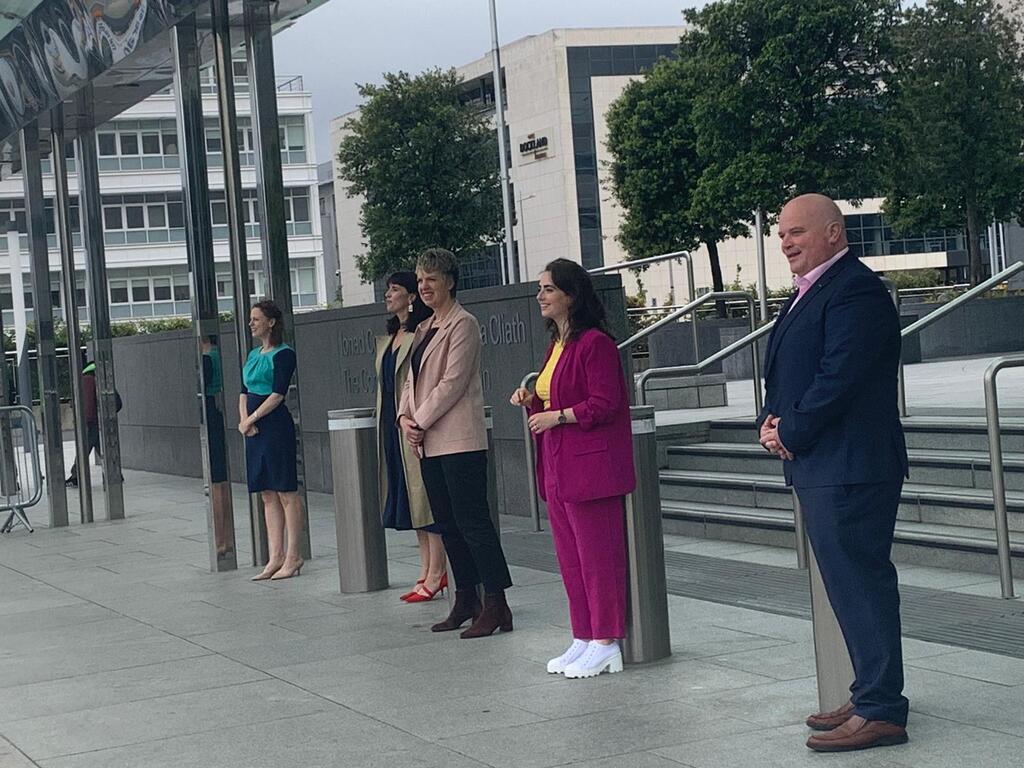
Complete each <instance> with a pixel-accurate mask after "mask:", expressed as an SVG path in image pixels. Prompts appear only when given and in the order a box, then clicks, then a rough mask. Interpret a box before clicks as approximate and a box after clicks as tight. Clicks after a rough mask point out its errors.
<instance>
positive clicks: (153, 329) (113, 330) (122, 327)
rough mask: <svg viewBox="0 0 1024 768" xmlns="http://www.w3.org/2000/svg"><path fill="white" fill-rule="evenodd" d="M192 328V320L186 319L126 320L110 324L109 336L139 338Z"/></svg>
mask: <svg viewBox="0 0 1024 768" xmlns="http://www.w3.org/2000/svg"><path fill="white" fill-rule="evenodd" d="M191 327H192V320H191V318H188V317H166V318H161V319H158V320H128V321H125V322H122V323H112V324H111V326H110V335H111V336H140V335H144V334H149V333H163V332H164V331H180V330H184V329H186V328H191Z"/></svg>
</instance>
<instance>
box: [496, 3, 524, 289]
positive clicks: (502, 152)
mask: <svg viewBox="0 0 1024 768" xmlns="http://www.w3.org/2000/svg"><path fill="white" fill-rule="evenodd" d="M489 5H490V11H491V70H492V71H493V73H494V122H495V126H496V129H497V131H498V167H499V169H500V175H501V210H502V215H503V216H504V218H505V284H506V285H511V284H512V283H514V282H516V281H517V279H518V277H519V276H518V274H517V272H518V271H519V270H518V269H517V268H516V267H517V266H518V265H517V263H516V262H517V259H516V254H515V249H514V248H513V232H512V199H511V197H510V196H509V193H508V192H509V168H508V165H509V163H508V146H507V142H506V140H505V96H504V89H503V88H502V87H501V51H500V50H499V48H498V12H497V10H496V9H495V7H494V0H490V2H489ZM519 213H520V215H522V211H520V212H519Z"/></svg>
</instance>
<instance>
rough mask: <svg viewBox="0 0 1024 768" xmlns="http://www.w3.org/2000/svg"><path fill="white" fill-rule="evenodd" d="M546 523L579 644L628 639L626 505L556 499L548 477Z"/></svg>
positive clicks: (618, 500) (614, 501)
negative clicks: (549, 529) (548, 524)
mask: <svg viewBox="0 0 1024 768" xmlns="http://www.w3.org/2000/svg"><path fill="white" fill-rule="evenodd" d="M548 478H549V480H548V483H547V485H548V487H547V489H546V490H547V497H548V502H547V503H548V520H549V522H550V524H551V535H552V536H553V538H554V540H555V554H556V555H557V556H558V566H559V568H560V569H561V571H562V582H563V583H564V584H565V593H566V595H568V597H569V620H570V622H571V623H572V636H573V637H574V638H576V639H577V640H605V639H609V638H622V637H625V636H626V530H625V527H626V521H625V515H624V512H623V506H622V505H623V499H622V497H621V496H614V497H612V498H608V499H595V500H594V501H584V502H579V503H575V504H574V503H570V502H564V501H562V500H561V499H559V498H558V493H557V488H556V487H553V486H556V484H557V480H555V481H554V482H552V480H554V478H553V476H552V475H550V474H549V475H548Z"/></svg>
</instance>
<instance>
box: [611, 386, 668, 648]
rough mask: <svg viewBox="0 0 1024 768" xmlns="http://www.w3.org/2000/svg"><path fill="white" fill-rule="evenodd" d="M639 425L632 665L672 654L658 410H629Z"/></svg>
mask: <svg viewBox="0 0 1024 768" xmlns="http://www.w3.org/2000/svg"><path fill="white" fill-rule="evenodd" d="M629 410H630V415H631V416H632V421H633V461H634V463H635V464H636V490H634V491H633V492H632V493H631V494H629V495H628V496H626V568H627V581H628V584H627V590H626V638H625V642H624V644H623V658H624V660H625V661H626V662H628V663H634V664H637V663H643V662H648V661H657V660H658V659H663V658H665V657H667V656H670V655H671V654H672V642H671V639H670V637H669V626H668V588H667V586H666V584H665V539H664V536H663V535H662V531H661V493H660V489H659V488H658V447H657V441H656V436H655V431H654V408H652V407H651V406H649V405H641V406H634V407H632V408H630V409H629Z"/></svg>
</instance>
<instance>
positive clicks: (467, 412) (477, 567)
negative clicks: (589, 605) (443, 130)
mask: <svg viewBox="0 0 1024 768" xmlns="http://www.w3.org/2000/svg"><path fill="white" fill-rule="evenodd" d="M416 277H417V288H418V290H419V294H420V298H421V299H422V300H423V303H424V304H426V305H427V306H428V307H430V308H431V309H432V310H434V314H433V316H432V317H429V318H427V319H426V320H424V321H423V322H422V323H420V324H419V326H418V327H417V328H416V336H415V338H414V339H413V342H412V354H411V355H410V360H411V363H410V367H411V370H412V375H411V376H407V377H406V379H405V386H404V387H403V388H402V399H401V402H400V403H399V406H398V425H399V427H401V429H402V433H403V434H404V435H405V439H406V440H407V441H408V442H409V445H411V446H412V447H413V448H414V449H415V450H416V452H417V454H418V455H419V457H420V472H421V474H422V476H423V485H424V486H425V487H426V490H427V498H428V499H429V500H430V509H431V511H432V512H433V513H434V520H435V521H436V522H437V524H438V525H439V526H440V527H441V540H442V541H443V542H444V548H445V552H447V554H448V562H449V563H450V564H451V567H452V575H453V576H454V577H455V604H454V605H453V606H452V609H451V612H450V613H449V614H448V618H446V619H445V620H444V621H442V622H439V623H437V624H435V625H434V626H432V627H431V629H432V630H433V631H434V632H447V631H451V630H454V629H458V628H459V627H461V626H462V625H463V624H464V623H465V622H467V621H469V620H470V619H472V620H473V624H472V625H471V626H470V627H469V629H467V630H465V631H464V632H462V634H461V635H459V636H460V637H462V638H471V637H486V636H487V635H490V634H492V633H493V632H494V631H495V630H497V629H500V630H501V631H502V632H511V631H512V611H510V610H509V607H508V603H507V602H506V601H505V590H506V589H508V587H510V586H512V577H511V576H510V575H509V571H508V565H507V564H506V562H505V553H504V552H503V551H502V549H501V542H500V541H499V540H498V534H497V532H496V531H495V530H494V525H493V523H492V522H491V515H490V509H489V507H488V504H487V427H486V425H485V423H484V395H483V388H482V387H481V384H480V324H479V323H478V322H477V320H476V318H475V317H473V315H471V314H470V313H469V312H467V311H466V310H465V309H463V308H462V305H461V304H459V302H457V301H456V300H455V294H456V291H457V289H458V283H459V267H458V264H457V263H456V261H455V256H453V255H452V254H451V252H449V251H446V250H444V249H442V248H431V249H429V250H427V251H424V252H423V254H422V255H421V256H420V257H419V259H418V260H417V262H416ZM481 584H482V585H483V588H484V600H483V605H481V604H480V598H479V597H478V595H477V591H476V589H477V587H478V586H479V585H481Z"/></svg>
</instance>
